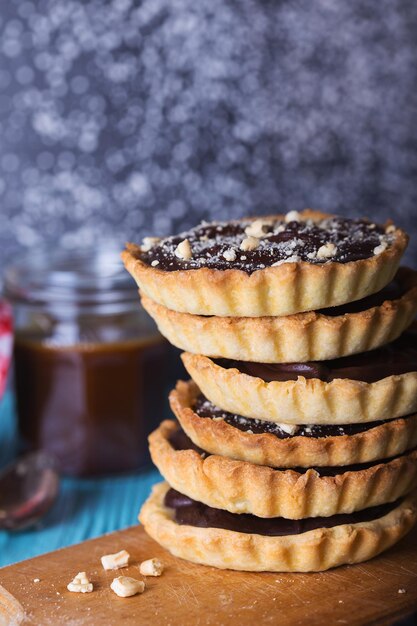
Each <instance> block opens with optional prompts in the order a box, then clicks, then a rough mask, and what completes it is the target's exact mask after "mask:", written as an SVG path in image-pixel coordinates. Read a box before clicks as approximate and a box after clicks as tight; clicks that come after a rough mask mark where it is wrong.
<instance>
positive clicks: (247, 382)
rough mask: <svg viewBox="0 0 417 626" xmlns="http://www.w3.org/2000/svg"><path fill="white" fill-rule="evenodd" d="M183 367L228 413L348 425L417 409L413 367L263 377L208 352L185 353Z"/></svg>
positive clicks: (292, 421)
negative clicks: (384, 372)
mask: <svg viewBox="0 0 417 626" xmlns="http://www.w3.org/2000/svg"><path fill="white" fill-rule="evenodd" d="M181 358H182V360H183V362H184V365H185V368H186V370H187V371H188V373H189V374H190V376H191V378H192V379H193V380H194V381H195V383H196V384H197V385H198V387H199V388H200V389H201V391H202V393H203V394H204V395H205V396H206V398H208V399H209V400H210V401H211V402H212V403H213V404H215V405H216V406H218V407H220V408H221V409H223V410H224V411H228V412H229V413H235V414H237V415H243V416H244V417H248V418H255V419H261V420H266V421H269V422H282V423H287V424H352V423H361V422H374V421H378V420H385V419H392V418H395V417H401V416H403V415H411V414H412V413H415V412H417V372H408V373H406V374H400V375H395V376H388V377H386V378H382V379H381V380H378V381H376V382H374V383H365V382H362V381H359V380H351V379H347V378H345V379H342V378H336V379H334V380H333V381H331V382H329V383H326V382H323V381H322V380H320V379H318V378H312V379H306V378H304V377H303V376H299V377H298V379H297V380H287V381H284V382H281V381H272V382H269V383H267V382H265V381H264V380H262V379H261V378H257V377H255V376H249V375H248V374H243V373H242V372H240V371H239V370H238V369H236V368H229V369H227V368H223V367H221V366H220V365H218V364H217V363H215V362H214V361H212V360H211V359H210V358H209V357H206V356H202V355H197V354H191V353H190V352H185V353H183V354H182V355H181Z"/></svg>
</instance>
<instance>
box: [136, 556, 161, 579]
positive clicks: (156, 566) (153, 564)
mask: <svg viewBox="0 0 417 626" xmlns="http://www.w3.org/2000/svg"><path fill="white" fill-rule="evenodd" d="M139 571H140V573H141V574H142V576H160V575H161V574H162V572H163V571H164V564H163V563H162V562H161V561H160V560H159V559H148V560H147V561H143V562H142V563H141V564H140V567H139Z"/></svg>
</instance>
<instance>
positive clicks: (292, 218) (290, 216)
mask: <svg viewBox="0 0 417 626" xmlns="http://www.w3.org/2000/svg"><path fill="white" fill-rule="evenodd" d="M300 220H301V215H300V214H299V212H298V211H289V213H287V215H286V216H285V221H286V223H287V224H288V222H299V221H300Z"/></svg>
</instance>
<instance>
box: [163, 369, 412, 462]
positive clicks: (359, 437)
mask: <svg viewBox="0 0 417 626" xmlns="http://www.w3.org/2000/svg"><path fill="white" fill-rule="evenodd" d="M199 394H200V390H199V388H198V387H197V385H196V384H195V383H193V382H192V381H189V382H183V381H178V383H177V386H176V388H175V389H174V390H173V391H171V393H170V396H169V401H170V405H171V409H172V410H173V412H174V414H175V416H176V417H177V419H178V421H179V422H180V424H181V426H182V428H183V430H184V431H185V432H186V434H187V435H188V436H189V437H190V439H191V440H192V441H193V443H194V444H195V445H196V446H199V447H200V448H202V449H203V450H207V452H209V453H210V454H218V455H221V456H226V457H229V458H231V459H236V460H240V461H248V462H249V463H255V464H256V465H268V466H270V467H281V468H282V467H312V466H317V467H320V466H330V465H354V464H356V463H368V462H370V461H377V460H379V459H387V458H390V457H393V456H397V455H399V454H402V453H403V452H405V451H406V450H410V449H411V448H414V447H415V446H417V415H410V416H409V417H407V418H400V419H395V420H389V421H387V422H385V423H384V424H380V425H378V426H375V427H374V428H371V429H369V430H366V431H363V432H361V433H357V434H355V435H339V436H331V437H320V438H313V437H302V436H298V437H297V436H296V435H295V436H292V437H288V438H286V439H279V438H278V437H276V436H275V435H273V434H271V433H261V434H255V433H254V434H251V433H247V432H245V431H242V430H240V429H239V428H236V427H235V426H232V425H231V424H228V423H227V422H225V421H224V420H219V419H216V420H215V419H211V418H204V417H200V416H199V415H197V413H195V411H193V409H192V407H193V405H194V402H195V400H196V398H197V396H198V395H199Z"/></svg>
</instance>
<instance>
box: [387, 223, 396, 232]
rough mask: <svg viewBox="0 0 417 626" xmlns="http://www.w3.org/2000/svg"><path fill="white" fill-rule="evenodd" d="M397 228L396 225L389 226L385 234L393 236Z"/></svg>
mask: <svg viewBox="0 0 417 626" xmlns="http://www.w3.org/2000/svg"><path fill="white" fill-rule="evenodd" d="M395 230H396V228H395V226H394V224H390V226H387V227H386V229H385V232H386V233H387V235H389V234H391V233H395Z"/></svg>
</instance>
